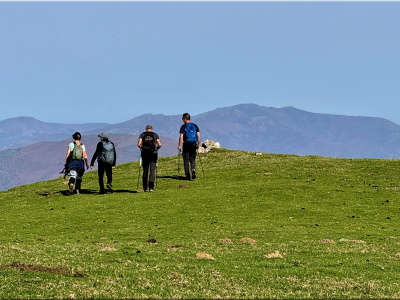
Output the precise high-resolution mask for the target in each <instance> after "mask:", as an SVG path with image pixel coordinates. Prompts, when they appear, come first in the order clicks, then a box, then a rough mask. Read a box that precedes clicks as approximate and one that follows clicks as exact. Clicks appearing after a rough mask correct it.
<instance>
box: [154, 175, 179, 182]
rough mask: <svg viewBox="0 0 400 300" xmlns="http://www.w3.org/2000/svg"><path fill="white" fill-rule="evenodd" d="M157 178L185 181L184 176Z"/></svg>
mask: <svg viewBox="0 0 400 300" xmlns="http://www.w3.org/2000/svg"><path fill="white" fill-rule="evenodd" d="M157 177H158V178H161V179H175V180H185V181H186V177H185V176H179V175H172V176H157Z"/></svg>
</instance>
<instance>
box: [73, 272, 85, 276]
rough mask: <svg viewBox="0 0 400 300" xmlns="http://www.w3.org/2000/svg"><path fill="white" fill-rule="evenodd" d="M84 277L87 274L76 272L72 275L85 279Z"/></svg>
mask: <svg viewBox="0 0 400 300" xmlns="http://www.w3.org/2000/svg"><path fill="white" fill-rule="evenodd" d="M86 276H87V274H84V273H79V272H76V273H75V274H74V277H86Z"/></svg>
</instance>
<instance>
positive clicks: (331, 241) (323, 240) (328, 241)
mask: <svg viewBox="0 0 400 300" xmlns="http://www.w3.org/2000/svg"><path fill="white" fill-rule="evenodd" d="M319 242H320V243H323V244H334V243H335V241H333V240H330V239H322V240H320V241H319Z"/></svg>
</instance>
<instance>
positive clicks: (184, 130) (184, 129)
mask: <svg viewBox="0 0 400 300" xmlns="http://www.w3.org/2000/svg"><path fill="white" fill-rule="evenodd" d="M192 124H193V125H194V127H195V128H196V133H197V132H200V129H199V126H197V125H196V124H194V123H192ZM179 133H183V142H184V143H187V138H186V124H183V125H182V126H181V129H179Z"/></svg>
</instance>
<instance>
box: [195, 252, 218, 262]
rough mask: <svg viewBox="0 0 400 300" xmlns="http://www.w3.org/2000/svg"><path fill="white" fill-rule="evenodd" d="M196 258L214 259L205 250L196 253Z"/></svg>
mask: <svg viewBox="0 0 400 300" xmlns="http://www.w3.org/2000/svg"><path fill="white" fill-rule="evenodd" d="M196 258H198V259H210V260H215V258H214V257H212V256H211V254H208V253H206V252H199V253H197V254H196Z"/></svg>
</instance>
